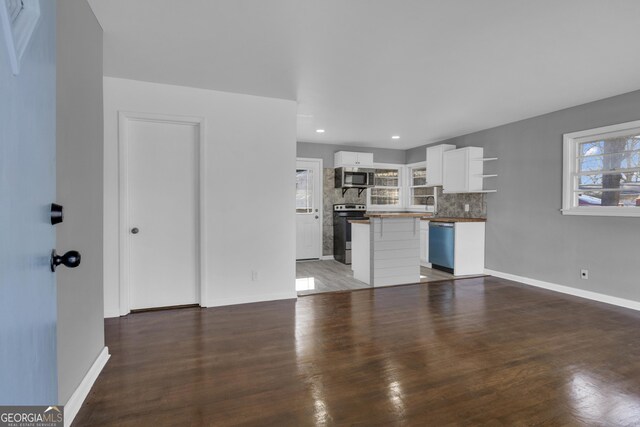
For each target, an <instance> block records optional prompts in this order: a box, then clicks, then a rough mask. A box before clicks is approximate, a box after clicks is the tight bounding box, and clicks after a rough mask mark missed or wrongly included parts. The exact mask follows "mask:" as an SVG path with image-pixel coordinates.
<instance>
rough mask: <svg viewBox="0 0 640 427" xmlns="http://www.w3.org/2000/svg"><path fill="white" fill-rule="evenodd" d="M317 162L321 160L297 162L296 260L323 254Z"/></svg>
mask: <svg viewBox="0 0 640 427" xmlns="http://www.w3.org/2000/svg"><path fill="white" fill-rule="evenodd" d="M320 165H321V164H320V160H298V161H297V163H296V259H313V258H320V256H321V255H322V221H321V211H320V208H321V203H322V196H321V193H322V188H321V186H320V182H321V174H322V168H321V166H320Z"/></svg>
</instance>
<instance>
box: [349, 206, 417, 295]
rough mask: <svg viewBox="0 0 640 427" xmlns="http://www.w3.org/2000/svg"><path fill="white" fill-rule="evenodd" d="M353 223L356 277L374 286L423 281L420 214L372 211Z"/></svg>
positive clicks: (353, 251)
mask: <svg viewBox="0 0 640 427" xmlns="http://www.w3.org/2000/svg"><path fill="white" fill-rule="evenodd" d="M366 217H367V218H368V219H364V220H351V221H350V222H351V249H352V269H353V277H355V278H356V279H358V280H360V281H362V282H365V283H367V284H369V285H371V286H374V287H376V286H391V285H403V284H407V283H418V282H420V219H421V218H425V217H428V214H425V213H420V212H370V213H367V214H366Z"/></svg>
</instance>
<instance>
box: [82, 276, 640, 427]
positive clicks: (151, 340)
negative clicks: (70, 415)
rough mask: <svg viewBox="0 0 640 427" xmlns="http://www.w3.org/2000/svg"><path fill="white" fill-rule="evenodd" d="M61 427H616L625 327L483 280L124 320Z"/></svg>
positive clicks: (630, 376)
mask: <svg viewBox="0 0 640 427" xmlns="http://www.w3.org/2000/svg"><path fill="white" fill-rule="evenodd" d="M106 341H107V345H108V346H109V350H110V352H111V354H112V357H111V359H110V361H109V362H108V364H107V366H106V367H105V369H104V371H103V373H102V374H101V375H100V377H99V378H98V380H97V381H96V384H95V386H94V388H93V390H92V391H91V393H90V395H89V397H88V398H87V400H86V402H85V404H84V405H83V407H82V408H81V410H80V412H79V414H78V416H77V418H76V420H75V422H74V425H75V426H332V425H349V426H450V425H474V426H475V425H491V426H529V425H531V426H533V425H536V426H543V425H544V426H565V425H566V426H576V425H585V426H632V425H639V424H640V313H638V312H635V311H631V310H626V309H622V308H617V307H613V306H609V305H605V304H600V303H596V302H592V301H587V300H582V299H579V298H575V297H571V296H567V295H563V294H557V293H553V292H551V291H546V290H540V289H536V288H531V287H527V286H524V285H520V284H517V283H514V282H510V281H507V280H503V279H498V278H494V277H482V278H474V279H462V280H456V281H448V282H435V283H432V284H417V285H407V286H399V287H393V288H380V289H375V290H373V289H365V290H359V291H353V292H343V293H327V294H321V295H313V296H308V297H304V298H299V299H298V300H286V301H276V302H266V303H257V304H245V305H237V306H230V307H220V308H210V309H182V310H172V311H164V312H161V311H158V312H149V313H138V314H132V315H129V316H126V317H123V318H119V319H108V320H107V321H106Z"/></svg>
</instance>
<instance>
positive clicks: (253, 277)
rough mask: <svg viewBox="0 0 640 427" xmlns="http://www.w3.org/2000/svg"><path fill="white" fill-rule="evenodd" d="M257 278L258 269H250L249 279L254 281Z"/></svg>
mask: <svg viewBox="0 0 640 427" xmlns="http://www.w3.org/2000/svg"><path fill="white" fill-rule="evenodd" d="M257 280H258V270H251V281H252V282H256V281H257Z"/></svg>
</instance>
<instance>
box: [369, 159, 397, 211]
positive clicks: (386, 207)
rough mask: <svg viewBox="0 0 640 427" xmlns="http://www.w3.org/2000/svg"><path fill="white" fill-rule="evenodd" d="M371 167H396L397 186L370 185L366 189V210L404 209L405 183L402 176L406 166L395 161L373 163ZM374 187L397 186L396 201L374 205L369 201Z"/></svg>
mask: <svg viewBox="0 0 640 427" xmlns="http://www.w3.org/2000/svg"><path fill="white" fill-rule="evenodd" d="M371 169H397V170H398V186H397V187H378V186H375V187H371V188H369V189H367V210H370V211H402V210H405V200H404V197H405V185H404V176H405V175H406V174H405V170H406V166H405V165H400V164H395V163H374V164H373V165H371ZM374 188H397V189H398V203H397V204H395V205H376V204H373V203H371V190H373V189H374Z"/></svg>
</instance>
